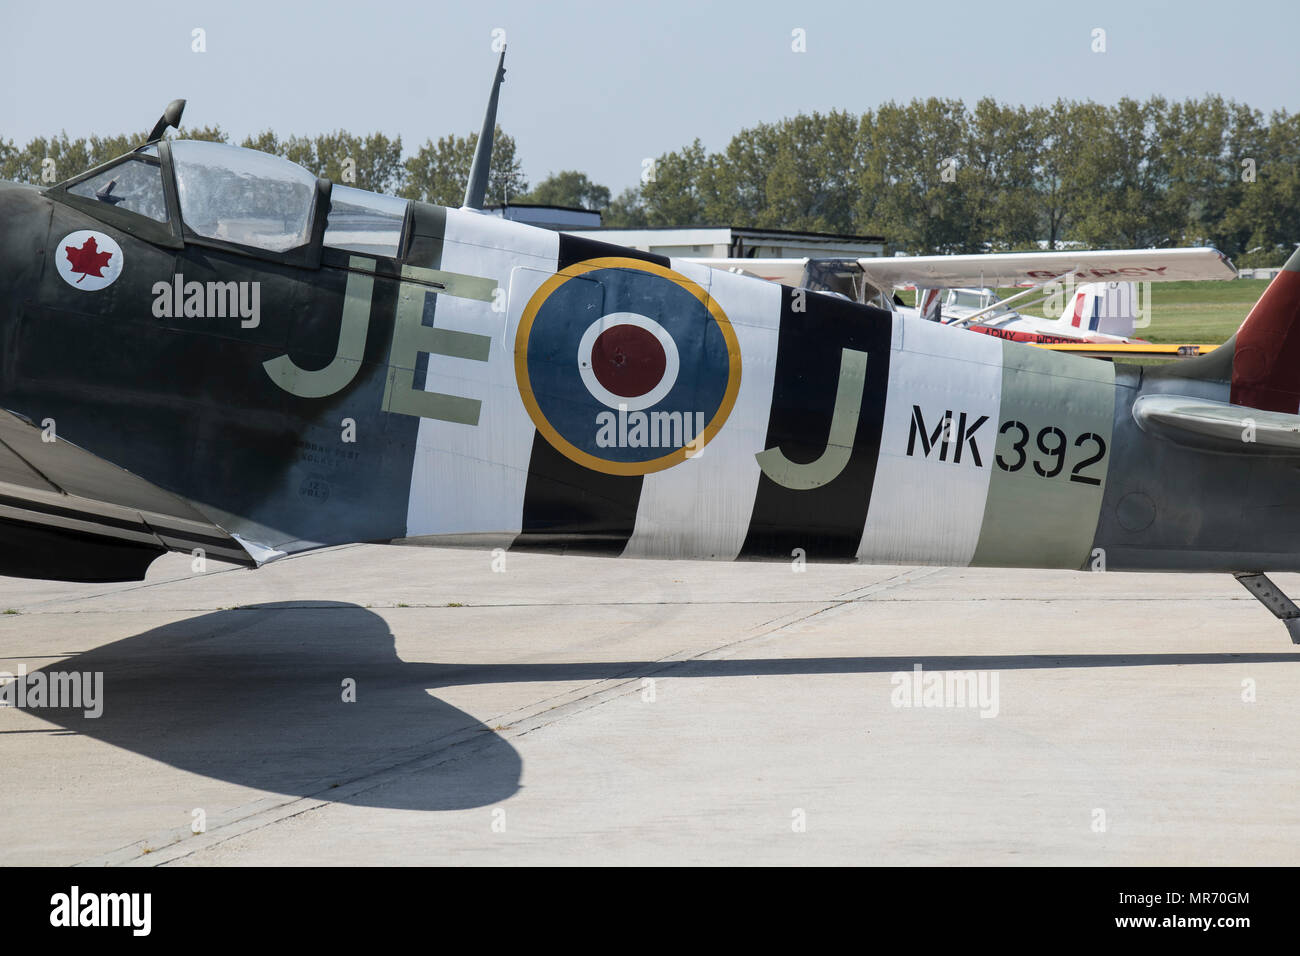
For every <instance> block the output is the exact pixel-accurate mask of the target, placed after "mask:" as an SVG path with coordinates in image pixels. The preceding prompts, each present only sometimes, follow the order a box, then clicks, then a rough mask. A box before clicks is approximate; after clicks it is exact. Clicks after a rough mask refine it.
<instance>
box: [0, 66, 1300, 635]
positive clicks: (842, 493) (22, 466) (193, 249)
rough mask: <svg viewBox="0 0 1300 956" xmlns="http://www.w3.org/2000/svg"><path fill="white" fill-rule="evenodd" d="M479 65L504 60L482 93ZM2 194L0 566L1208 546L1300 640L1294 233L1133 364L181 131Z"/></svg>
mask: <svg viewBox="0 0 1300 956" xmlns="http://www.w3.org/2000/svg"><path fill="white" fill-rule="evenodd" d="M502 75H503V67H502V65H501V64H498V72H497V76H496V81H495V83H494V86H493V97H492V103H493V104H495V100H496V89H497V86H498V85H499V83H500V79H501V76H502ZM182 106H183V104H182V103H180V102H179V101H178V102H177V103H174V104H172V106H170V107H169V108H168V111H167V113H165V114H164V117H163V119H162V120H160V121H159V123H158V125H157V126H156V127H155V129H154V131H153V133H152V134H151V135H150V136H149V141H148V142H147V143H146V144H144V145H142V146H141V147H140V148H139V149H137V150H136V151H134V152H132V153H129V154H127V155H125V156H122V157H120V158H118V159H115V160H113V161H111V162H109V163H107V164H105V165H103V166H101V167H98V168H96V169H93V170H90V171H89V172H87V173H85V174H83V175H80V176H78V177H76V178H74V179H71V180H69V181H67V182H64V183H61V184H58V185H56V186H52V187H49V188H45V189H39V188H35V187H31V186H23V185H18V184H13V183H5V184H2V185H0V262H2V263H3V269H0V336H2V337H3V338H2V341H3V349H4V352H3V363H0V408H3V409H4V410H5V411H4V413H3V417H2V420H0V541H2V542H3V547H0V572H3V573H6V574H11V575H25V576H29V577H38V578H56V579H65V580H90V581H117V580H135V579H139V578H141V577H142V576H143V575H144V573H145V570H146V569H147V567H148V566H149V564H150V562H152V561H153V560H154V559H155V558H157V557H158V556H159V555H161V554H163V553H164V552H166V551H181V552H195V551H201V552H202V553H203V554H205V555H207V556H210V557H219V558H221V559H224V560H227V561H233V562H236V563H239V564H243V565H246V566H249V567H255V566H258V565H261V564H263V563H265V562H268V561H271V560H275V559H278V558H281V557H283V556H285V555H289V554H294V553H298V552H303V551H307V550H310V549H313V548H320V547H324V546H327V545H337V544H342V543H345V542H361V541H364V542H392V543H398V544H412V543H420V544H434V545H462V546H468V547H472V548H483V549H487V548H496V547H501V548H516V549H546V550H551V551H558V552H564V553H595V554H604V555H624V556H629V557H657V558H699V559H759V558H769V559H777V560H783V561H789V560H791V558H792V556H794V557H797V558H800V557H801V558H803V559H806V560H807V561H858V562H868V563H899V564H938V565H989V566H1000V567H1025V568H1071V569H1080V570H1101V569H1106V570H1111V571H1117V570H1165V571H1202V572H1220V573H1233V574H1236V575H1237V576H1238V577H1240V578H1241V579H1242V580H1243V581H1244V582H1245V583H1246V584H1247V586H1248V587H1250V588H1251V589H1252V593H1256V594H1257V596H1259V597H1260V598H1261V600H1264V601H1265V603H1266V605H1267V606H1269V607H1270V609H1271V610H1272V611H1273V612H1274V613H1275V614H1276V615H1278V616H1279V617H1281V618H1282V619H1284V620H1286V621H1287V623H1288V628H1289V629H1291V631H1292V633H1293V635H1296V636H1297V639H1300V625H1297V620H1298V619H1300V609H1298V608H1296V606H1295V605H1294V604H1292V603H1291V602H1290V601H1289V600H1288V599H1287V598H1286V597H1285V596H1284V595H1282V594H1281V593H1280V592H1278V591H1277V589H1276V588H1274V587H1273V586H1272V585H1271V583H1270V582H1269V581H1268V579H1267V578H1266V577H1265V576H1264V572H1267V571H1295V570H1300V496H1298V495H1297V492H1296V480H1295V468H1296V466H1297V463H1298V462H1300V414H1298V412H1300V254H1298V255H1297V256H1296V257H1293V258H1292V259H1291V261H1290V263H1288V265H1287V268H1286V270H1285V271H1284V272H1283V273H1282V274H1281V275H1279V276H1278V278H1277V279H1276V280H1275V281H1274V282H1273V283H1272V284H1271V285H1270V286H1269V288H1268V290H1267V291H1266V292H1265V293H1264V295H1263V297H1262V298H1261V299H1260V301H1259V303H1258V304H1257V305H1256V306H1255V308H1254V309H1253V310H1252V311H1251V313H1250V315H1249V316H1248V317H1247V318H1246V320H1245V322H1244V324H1243V325H1242V327H1241V329H1240V331H1239V332H1238V333H1237V335H1236V336H1235V338H1234V339H1233V340H1232V341H1230V342H1229V343H1228V344H1226V345H1224V346H1223V347H1222V348H1220V349H1218V350H1217V351H1215V352H1214V353H1213V354H1212V355H1209V356H1205V357H1203V358H1196V359H1189V360H1187V361H1185V362H1183V363H1181V364H1178V365H1174V366H1168V367H1158V368H1141V367H1129V366H1124V365H1118V364H1111V363H1108V362H1098V361H1095V360H1092V359H1084V358H1078V357H1075V356H1069V355H1061V354H1056V353H1052V352H1047V351H1043V350H1040V349H1037V348H1033V347H1029V346H1026V345H1023V344H1020V343H1016V342H1010V341H1004V340H1001V339H999V338H996V337H993V336H984V335H973V334H971V333H970V332H969V331H967V330H964V329H959V328H952V327H948V326H945V325H942V324H939V323H934V322H928V321H925V320H923V319H919V318H913V317H909V316H905V315H901V314H898V313H895V312H891V311H886V310H883V309H879V308H874V307H872V306H869V305H863V304H859V303H856V302H851V301H845V300H843V299H840V298H837V297H832V296H825V295H817V294H812V293H809V292H807V290H804V289H794V288H789V287H783V286H781V285H778V284H774V283H772V282H768V281H763V280H760V279H756V278H752V277H749V276H745V275H738V274H734V273H731V272H727V271H723V270H717V269H711V268H707V267H705V266H703V265H700V264H698V263H691V262H686V261H682V260H677V259H668V258H664V257H662V256H658V255H651V254H648V253H644V252H639V251H636V250H633V249H626V248H620V247H617V246H611V245H607V244H604V243H601V242H597V241H593V240H590V239H586V238H578V237H574V236H569V235H565V234H562V233H556V232H551V231H547V230H544V229H539V228H534V227H530V226H527V225H524V224H521V223H516V222H511V221H506V220H503V219H498V218H494V217H491V216H487V215H484V214H482V213H481V212H480V211H479V209H480V208H481V206H482V199H483V191H484V190H483V184H484V182H485V179H486V173H487V168H488V166H487V162H486V158H487V155H489V154H490V148H491V131H492V129H493V126H494V124H495V105H493V107H491V108H490V109H489V111H488V116H487V117H486V119H485V123H484V135H483V136H482V137H481V138H480V141H479V142H480V149H479V153H478V155H477V156H476V160H475V166H474V171H473V174H472V175H471V177H470V184H469V187H468V189H467V193H466V201H465V207H464V208H460V209H452V208H443V207H439V206H434V205H429V204H427V203H422V202H414V201H407V200H404V199H397V198H393V197H390V196H381V195H376V194H372V193H368V192H364V191H361V190H358V189H355V188H351V187H349V186H345V185H340V184H336V183H331V182H329V181H328V180H325V179H320V178H317V177H316V176H314V175H312V174H311V173H309V172H308V171H306V170H304V169H302V168H300V167H298V166H296V165H294V164H293V163H291V162H288V161H287V160H284V159H281V158H279V157H276V156H271V155H267V154H263V153H260V152H256V151H253V150H248V149H239V148H235V147H232V146H227V145H223V144H218V143H206V142H189V141H185V140H171V139H168V138H166V136H165V135H164V134H165V132H166V130H167V129H168V128H169V127H174V126H177V125H178V123H179V120H180V115H181V108H182Z"/></svg>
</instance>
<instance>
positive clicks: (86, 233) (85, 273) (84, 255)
mask: <svg viewBox="0 0 1300 956" xmlns="http://www.w3.org/2000/svg"><path fill="white" fill-rule="evenodd" d="M53 251H54V264H55V267H56V268H57V269H58V270H59V275H60V276H61V277H62V278H63V281H64V282H66V283H67V284H68V285H70V286H72V287H73V288H74V289H78V290H80V291H82V292H98V291H99V290H100V289H107V288H108V287H109V286H111V285H112V284H113V283H114V282H116V281H117V277H118V276H120V275H121V274H122V265H123V259H122V247H121V246H119V245H118V244H117V241H116V240H115V239H114V238H113V237H112V236H110V235H107V234H105V233H102V232H100V231H99V230H98V229H79V230H77V231H76V232H70V233H68V234H67V235H66V236H64V237H63V238H62V239H60V240H59V241H58V243H57V244H56V245H55V246H54V250H53Z"/></svg>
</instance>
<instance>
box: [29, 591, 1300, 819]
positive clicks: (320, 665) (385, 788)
mask: <svg viewBox="0 0 1300 956" xmlns="http://www.w3.org/2000/svg"><path fill="white" fill-rule="evenodd" d="M1289 661H1300V655H1297V654H1296V653H1295V652H1278V653H1249V654H1244V653H1243V654H1232V653H1210V654H1207V653H1170V654H1063V655H1055V654H1054V655H961V656H907V657H898V656H895V657H818V658H775V659H736V658H730V659H723V660H686V661H611V662H602V663H595V662H560V663H529V664H453V663H432V664H431V663H408V662H406V661H403V660H401V659H400V658H398V657H397V654H396V651H395V648H394V641H393V635H392V634H391V632H390V631H389V629H388V625H387V623H386V622H385V621H384V620H383V618H381V617H380V616H379V615H377V614H375V613H373V612H371V611H368V610H366V609H365V608H362V607H359V606H357V605H355V604H344V603H336V602H308V603H293V604H260V605H250V606H246V607H242V608H239V609H232V610H225V611H217V612H213V613H210V614H203V615H200V616H197V617H193V618H188V619H186V620H184V621H178V622H175V623H172V624H168V625H165V626H163V627H159V628H155V629H153V630H150V631H146V632H144V633H142V634H138V635H136V636H134V637H130V638H126V639H124V640H121V641H116V642H114V643H112V644H107V645H104V646H103V647H98V648H95V649H93V650H90V651H87V652H86V653H84V654H79V655H75V656H73V657H70V658H67V659H65V660H61V661H59V662H58V663H57V664H52V665H50V666H49V667H48V668H45V670H50V671H80V672H86V671H90V672H95V671H102V672H103V675H104V685H103V686H104V691H103V695H104V711H103V714H102V715H101V716H100V717H98V718H88V717H86V716H85V715H84V713H83V711H82V710H80V709H64V710H55V709H34V710H29V711H28V712H29V713H31V714H32V715H33V716H35V717H39V718H41V719H43V720H46V721H49V722H51V723H54V724H56V725H58V726H61V727H64V728H67V729H68V730H71V731H74V732H76V733H80V734H85V735H86V736H89V737H91V738H93V739H96V740H102V741H104V742H105V743H109V744H113V745H114V746H117V747H122V748H124V749H126V750H130V751H133V752H135V753H139V754H141V755H143V756H146V757H149V758H151V759H153V760H158V761H161V762H163V763H166V764H169V765H171V766H174V767H178V768H181V769H184V770H187V771H190V772H193V773H197V774H201V775H203V776H207V777H211V778H214V779H218V780H225V781H228V782H230V783H234V784H237V785H239V786H245V787H252V788H255V789H258V790H267V791H272V792H276V793H282V794H288V795H293V796H316V797H320V798H323V799H330V800H336V801H337V802H341V803H350V804H356V805H359V806H373V807H387V808H392V809H403V810H454V809H464V808H469V807H477V806H484V805H489V804H493V803H497V802H500V801H502V800H504V799H506V798H508V797H510V796H511V795H513V794H514V793H515V792H516V790H518V788H519V780H520V770H521V767H522V760H521V758H520V755H519V753H518V751H517V750H515V748H514V747H513V746H511V745H510V743H509V742H508V741H507V740H506V739H505V738H504V737H502V736H500V735H499V734H497V733H494V732H492V730H491V729H490V728H489V727H488V726H486V725H485V724H483V723H482V722H481V721H480V720H479V719H477V718H475V717H473V716H471V715H469V714H467V713H465V712H464V711H461V710H458V709H457V708H455V707H452V706H451V705H450V704H447V703H446V702H444V701H442V700H440V699H439V698H438V697H436V696H433V695H432V694H431V691H435V690H436V689H437V688H440V687H452V686H458V685H465V684H476V685H487V684H494V683H515V682H546V681H597V680H619V679H633V678H640V677H646V676H662V677H674V678H679V677H714V678H722V677H743V676H763V675H769V676H779V675H815V674H884V673H893V672H897V671H910V670H911V669H912V668H913V666H914V665H916V664H918V663H919V664H921V665H922V667H923V668H924V669H925V670H963V671H964V670H1017V669H1039V668H1041V669H1058V668H1088V667H1144V666H1152V665H1168V664H1182V665H1188V664H1230V663H1246V664H1257V663H1278V662H1289ZM345 678H352V679H354V680H355V681H356V688H357V693H356V701H355V702H354V703H344V702H343V700H342V682H343V681H344V679H345ZM440 758H441V759H440ZM403 768H407V769H411V770H412V771H413V772H412V773H410V774H405V775H403V774H401V773H400V771H401V770H402V769H403ZM390 769H396V770H397V771H398V773H397V775H396V776H394V775H393V774H384V775H383V776H375V777H374V778H373V782H374V784H375V785H374V786H366V785H365V784H364V783H362V784H360V785H358V784H357V783H356V781H365V780H366V779H367V778H368V777H369V776H370V775H372V774H382V773H383V772H384V771H387V770H390Z"/></svg>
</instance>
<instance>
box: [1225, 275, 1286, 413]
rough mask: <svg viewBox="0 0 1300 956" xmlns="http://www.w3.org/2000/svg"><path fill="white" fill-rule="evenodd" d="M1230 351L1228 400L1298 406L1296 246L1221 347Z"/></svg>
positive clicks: (1253, 405) (1260, 405)
mask: <svg viewBox="0 0 1300 956" xmlns="http://www.w3.org/2000/svg"><path fill="white" fill-rule="evenodd" d="M1234 342H1235V348H1234V351H1233V352H1232V398H1231V401H1232V404H1234V405H1245V406H1247V407H1249V408H1259V409H1264V410H1268V411H1275V412H1288V413H1291V414H1295V413H1296V412H1297V411H1300V249H1297V250H1296V251H1295V253H1293V254H1292V256H1291V258H1290V259H1288V260H1287V263H1286V265H1285V266H1284V267H1283V269H1282V271H1281V272H1279V273H1278V274H1277V276H1276V277H1275V278H1274V279H1273V281H1272V282H1270V283H1269V284H1268V288H1267V289H1265V290H1264V294H1263V295H1261V296H1260V297H1259V301H1258V302H1256V303H1255V307H1254V308H1253V309H1251V310H1250V314H1249V315H1247V316H1246V321H1244V322H1242V323H1241V328H1239V329H1238V330H1237V334H1236V336H1235V337H1234V339H1233V340H1232V341H1230V342H1229V343H1228V344H1227V345H1225V346H1224V348H1225V349H1226V348H1229V347H1232V346H1233V344H1234Z"/></svg>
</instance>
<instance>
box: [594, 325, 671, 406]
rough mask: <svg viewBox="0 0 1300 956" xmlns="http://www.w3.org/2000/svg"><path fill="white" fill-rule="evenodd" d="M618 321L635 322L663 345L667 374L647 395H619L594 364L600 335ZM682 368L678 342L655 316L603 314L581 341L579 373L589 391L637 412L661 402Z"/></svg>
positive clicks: (605, 400) (596, 396) (612, 403)
mask: <svg viewBox="0 0 1300 956" xmlns="http://www.w3.org/2000/svg"><path fill="white" fill-rule="evenodd" d="M618 325H635V326H636V327H637V328H639V329H645V330H646V331H647V332H649V333H650V334H651V335H653V336H654V337H655V338H656V339H658V340H659V344H660V345H661V346H663V350H664V360H665V367H664V375H663V378H661V379H660V380H659V384H657V385H656V386H655V387H654V388H652V389H650V391H648V392H646V393H645V394H644V395H636V396H633V397H625V396H622V395H615V394H614V393H613V392H611V391H609V389H607V388H605V386H603V385H601V384H600V382H599V380H598V379H597V378H596V372H595V370H594V369H593V368H592V367H591V350H592V347H593V346H594V345H595V344H596V337H597V336H599V335H600V333H602V332H604V331H605V330H607V329H612V328H614V327H615V326H618ZM680 368H681V357H680V356H679V355H678V354H677V343H676V342H674V341H673V337H672V336H671V335H669V334H668V330H667V329H665V328H664V327H663V326H662V325H660V324H659V323H658V322H656V321H655V320H654V319H651V318H648V317H647V316H644V315H638V314H637V313H635V312H611V313H610V314H609V315H602V316H601V317H600V318H599V319H597V320H596V321H595V322H593V323H591V325H589V326H588V327H587V331H585V332H583V333H582V338H581V339H580V340H579V341H578V374H580V375H581V376H582V384H583V385H586V386H587V391H589V392H591V395H592V397H593V398H595V399H596V401H598V402H603V403H604V404H606V405H608V406H609V407H610V408H618V407H619V406H620V405H622V406H625V407H626V408H627V410H628V411H629V412H636V411H640V410H641V409H643V408H649V407H650V406H651V405H656V404H658V403H659V402H660V401H661V400H662V399H663V398H664V396H665V395H667V394H668V393H669V392H671V391H672V390H673V386H674V385H676V384H677V372H678V370H679V369H680Z"/></svg>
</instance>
